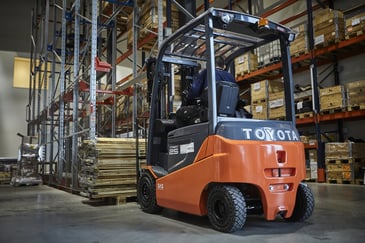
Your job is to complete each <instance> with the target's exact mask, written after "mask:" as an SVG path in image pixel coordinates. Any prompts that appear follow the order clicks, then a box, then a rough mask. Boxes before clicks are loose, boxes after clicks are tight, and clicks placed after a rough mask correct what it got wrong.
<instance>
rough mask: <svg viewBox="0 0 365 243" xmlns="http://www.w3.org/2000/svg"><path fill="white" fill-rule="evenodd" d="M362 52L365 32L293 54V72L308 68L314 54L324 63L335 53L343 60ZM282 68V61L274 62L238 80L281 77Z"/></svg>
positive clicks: (320, 63)
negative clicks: (299, 53)
mask: <svg viewBox="0 0 365 243" xmlns="http://www.w3.org/2000/svg"><path fill="white" fill-rule="evenodd" d="M361 53H365V34H362V35H360V36H356V37H354V38H351V39H348V40H344V41H341V42H338V43H334V44H332V45H329V46H325V47H322V48H319V49H315V50H313V51H312V52H307V53H304V54H303V55H300V56H292V58H291V62H292V64H293V72H294V73H297V72H302V71H304V70H308V68H309V65H310V59H311V57H312V55H313V56H314V57H316V58H317V64H318V65H324V64H327V63H330V62H333V58H334V57H333V55H334V54H335V55H336V58H337V60H341V59H345V58H347V57H350V56H354V55H358V54H361ZM281 68H282V64H281V62H278V63H274V64H271V65H268V66H266V67H263V68H260V69H258V70H256V71H253V72H250V73H247V74H245V75H244V76H241V77H239V78H238V79H237V82H242V81H249V82H255V81H259V80H263V79H275V78H278V77H281Z"/></svg>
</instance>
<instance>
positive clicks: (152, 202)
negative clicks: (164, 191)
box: [137, 171, 162, 213]
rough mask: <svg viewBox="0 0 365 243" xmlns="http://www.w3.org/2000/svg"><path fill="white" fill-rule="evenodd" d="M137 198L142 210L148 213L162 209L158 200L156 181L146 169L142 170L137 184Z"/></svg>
mask: <svg viewBox="0 0 365 243" xmlns="http://www.w3.org/2000/svg"><path fill="white" fill-rule="evenodd" d="M137 198H138V203H139V204H140V206H141V208H142V210H143V211H144V212H147V213H158V212H160V211H161V210H162V208H161V207H159V206H158V205H157V202H156V181H155V179H154V178H153V177H152V175H151V174H150V173H148V172H146V171H144V172H142V175H141V177H140V179H139V180H138V185H137Z"/></svg>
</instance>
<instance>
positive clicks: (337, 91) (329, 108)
mask: <svg viewBox="0 0 365 243" xmlns="http://www.w3.org/2000/svg"><path fill="white" fill-rule="evenodd" d="M319 95H320V97H319V99H320V104H321V107H320V108H321V112H336V111H342V110H343V109H345V108H346V94H345V88H344V86H343V85H336V86H332V87H328V88H324V89H320V92H319Z"/></svg>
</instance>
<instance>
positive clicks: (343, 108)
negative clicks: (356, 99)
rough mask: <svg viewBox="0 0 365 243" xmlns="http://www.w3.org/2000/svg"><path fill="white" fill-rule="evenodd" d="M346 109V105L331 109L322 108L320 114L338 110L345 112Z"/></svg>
mask: <svg viewBox="0 0 365 243" xmlns="http://www.w3.org/2000/svg"><path fill="white" fill-rule="evenodd" d="M345 111H347V108H346V107H337V108H332V109H324V110H321V112H320V113H321V114H333V113H338V112H345Z"/></svg>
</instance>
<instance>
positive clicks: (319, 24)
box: [313, 8, 345, 47]
mask: <svg viewBox="0 0 365 243" xmlns="http://www.w3.org/2000/svg"><path fill="white" fill-rule="evenodd" d="M313 25H314V26H313V28H314V44H315V46H316V47H318V46H319V47H321V46H328V45H329V44H332V43H336V42H339V41H341V40H344V39H345V20H344V15H343V13H342V12H341V11H338V10H333V9H330V8H327V9H320V10H319V11H317V12H316V14H315V16H314V21H313Z"/></svg>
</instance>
